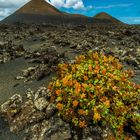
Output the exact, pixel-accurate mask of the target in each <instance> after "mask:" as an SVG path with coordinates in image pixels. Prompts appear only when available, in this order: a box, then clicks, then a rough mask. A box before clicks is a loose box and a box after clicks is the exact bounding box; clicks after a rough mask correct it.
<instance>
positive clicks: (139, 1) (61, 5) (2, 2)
mask: <svg viewBox="0 0 140 140" xmlns="http://www.w3.org/2000/svg"><path fill="white" fill-rule="evenodd" d="M28 1H30V0H0V20H2V19H4V18H5V17H6V16H8V15H10V14H11V13H13V12H14V11H16V10H17V9H19V8H20V7H21V6H23V5H24V4H25V3H27V2H28ZM46 1H49V2H50V3H51V4H52V5H54V6H55V7H57V8H58V9H60V10H62V11H66V12H70V13H80V14H84V15H87V16H94V15H95V14H97V13H99V12H107V13H108V14H110V15H112V16H114V17H116V18H118V19H120V20H121V21H123V22H125V23H129V24H140V0H46Z"/></svg>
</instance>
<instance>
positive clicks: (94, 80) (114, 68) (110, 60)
mask: <svg viewBox="0 0 140 140" xmlns="http://www.w3.org/2000/svg"><path fill="white" fill-rule="evenodd" d="M132 76H133V72H132V71H130V70H124V69H123V67H122V65H121V64H120V62H119V60H118V59H116V58H114V57H112V56H106V55H104V54H103V53H101V52H99V53H97V52H92V51H89V52H88V53H87V54H85V55H80V56H78V57H76V59H75V62H74V63H69V64H59V65H58V76H57V77H56V78H55V79H54V81H53V82H51V83H50V84H49V87H48V88H49V89H50V91H51V93H52V98H51V101H54V102H55V103H56V107H57V109H58V112H59V114H60V116H62V117H63V119H65V120H66V121H68V122H71V123H73V124H74V125H75V126H79V127H81V128H84V127H86V126H88V125H91V124H98V123H99V122H100V124H103V125H106V124H109V125H110V126H111V127H112V129H113V130H114V134H115V137H116V138H117V137H118V138H121V137H122V136H123V134H124V127H125V126H127V124H128V123H129V122H131V128H132V129H133V130H134V131H135V132H136V133H137V134H138V135H140V114H139V113H138V112H139V110H140V101H139V99H140V94H139V93H140V85H137V84H134V83H132V82H131V79H130V78H131V77H132Z"/></svg>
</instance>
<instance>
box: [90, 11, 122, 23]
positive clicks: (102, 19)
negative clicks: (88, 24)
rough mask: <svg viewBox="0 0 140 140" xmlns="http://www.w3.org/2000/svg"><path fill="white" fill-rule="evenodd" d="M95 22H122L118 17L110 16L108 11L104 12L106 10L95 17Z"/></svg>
mask: <svg viewBox="0 0 140 140" xmlns="http://www.w3.org/2000/svg"><path fill="white" fill-rule="evenodd" d="M93 23H95V24H96V23H102V24H106V23H109V24H120V23H121V21H119V20H118V19H116V18H114V17H112V16H110V15H109V14H107V13H104V12H101V13H99V14H97V15H95V16H94V17H93Z"/></svg>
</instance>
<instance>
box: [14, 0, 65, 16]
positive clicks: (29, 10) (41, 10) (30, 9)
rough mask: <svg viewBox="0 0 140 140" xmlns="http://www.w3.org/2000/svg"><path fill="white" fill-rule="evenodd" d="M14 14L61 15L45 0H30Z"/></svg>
mask: <svg viewBox="0 0 140 140" xmlns="http://www.w3.org/2000/svg"><path fill="white" fill-rule="evenodd" d="M15 14H36V15H46V14H47V15H61V14H63V13H62V12H60V11H59V10H58V9H56V8H55V7H54V6H52V5H50V4H49V3H47V2H46V1H45V0H31V1H30V2H28V3H27V4H25V5H24V6H23V7H21V8H20V9H19V10H17V11H16V12H15Z"/></svg>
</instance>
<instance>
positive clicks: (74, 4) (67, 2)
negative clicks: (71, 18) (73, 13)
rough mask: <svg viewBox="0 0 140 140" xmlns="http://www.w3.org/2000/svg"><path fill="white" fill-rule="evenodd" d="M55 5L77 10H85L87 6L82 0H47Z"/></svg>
mask: <svg viewBox="0 0 140 140" xmlns="http://www.w3.org/2000/svg"><path fill="white" fill-rule="evenodd" d="M47 1H49V2H50V3H51V4H52V5H54V6H55V7H59V8H61V7H64V8H73V9H75V10H80V9H82V10H85V9H86V7H85V6H84V3H83V1H82V0H47Z"/></svg>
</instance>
